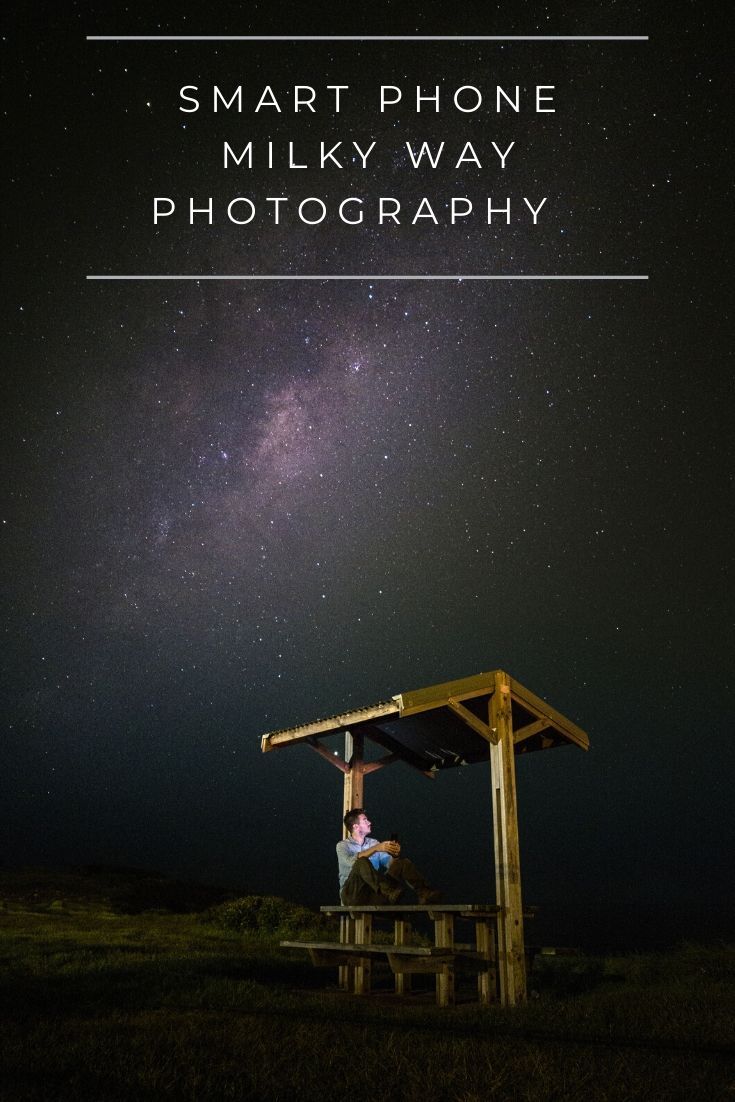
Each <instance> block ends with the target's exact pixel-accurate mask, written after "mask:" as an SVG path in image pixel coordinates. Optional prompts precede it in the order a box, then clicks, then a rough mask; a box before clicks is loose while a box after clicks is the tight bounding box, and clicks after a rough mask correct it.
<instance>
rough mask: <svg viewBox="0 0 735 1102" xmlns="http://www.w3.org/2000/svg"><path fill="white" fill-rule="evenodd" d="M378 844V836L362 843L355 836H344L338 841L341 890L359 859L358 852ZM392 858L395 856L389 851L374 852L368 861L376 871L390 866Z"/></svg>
mask: <svg viewBox="0 0 735 1102" xmlns="http://www.w3.org/2000/svg"><path fill="white" fill-rule="evenodd" d="M377 845H380V843H379V842H378V839H377V838H366V839H365V841H364V842H363V843H362V845H360V843H359V842H356V841H355V839H354V838H344V839H343V840H342V841H341V842H337V864H338V865H339V890H340V891H342V889H343V887H344V886H345V883H346V881H347V878H348V876H349V875H350V873H351V872H352V866H353V865H354V864H355V861H356V860H357V855H358V853H361V852H362V851H363V850H364V849H372V848H373V846H377ZM392 860H393V858H392V857H391V855H390V854H389V853H372V854H371V855H370V857H368V861H369V862H370V864H371V865H372V866H373V868H374V869H375V870H376V871H378V870H380V869H387V868H389V866H390V863H391V861H392Z"/></svg>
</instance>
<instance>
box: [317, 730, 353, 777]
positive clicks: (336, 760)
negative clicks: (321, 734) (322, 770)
mask: <svg viewBox="0 0 735 1102" xmlns="http://www.w3.org/2000/svg"><path fill="white" fill-rule="evenodd" d="M306 745H307V746H309V747H311V749H312V750H316V752H317V754H319V755H320V756H321V757H323V758H324V759H325V760H326V761H328V762H329V764H330V765H334V766H335V767H336V768H337V769H339V770H340V771H341V772H342V773H349V771H350V767H349V765H348V764H347V762H346V761H343V760H342V758H341V757H340V756H339V754H338V753H337V751H336V750H328V749H327V748H326V746H322V744H321V742H319V741H318V739H315V738H309V739H307V740H306Z"/></svg>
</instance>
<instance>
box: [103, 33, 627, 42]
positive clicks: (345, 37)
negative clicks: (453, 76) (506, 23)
mask: <svg viewBox="0 0 735 1102" xmlns="http://www.w3.org/2000/svg"><path fill="white" fill-rule="evenodd" d="M86 38H87V42H648V35H647V34H463V35H458V34H457V35H455V34H403V35H401V34H398V35H396V34H329V35H321V34H88V35H87V36H86Z"/></svg>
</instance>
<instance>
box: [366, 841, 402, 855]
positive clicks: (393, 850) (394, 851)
mask: <svg viewBox="0 0 735 1102" xmlns="http://www.w3.org/2000/svg"><path fill="white" fill-rule="evenodd" d="M400 852H401V847H400V844H399V843H398V842H378V843H377V844H376V845H374V846H371V847H370V849H361V850H360V852H359V853H356V854H355V857H372V855H373V854H374V853H387V854H389V855H390V856H391V857H397V856H398V854H399V853H400Z"/></svg>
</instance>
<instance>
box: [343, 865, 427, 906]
mask: <svg viewBox="0 0 735 1102" xmlns="http://www.w3.org/2000/svg"><path fill="white" fill-rule="evenodd" d="M404 884H408V885H409V887H411V888H413V889H414V891H416V892H423V891H427V890H428V889H429V888H430V885H429V883H428V881H427V880H425V879H424V877H423V876H422V874H421V873H420V872H419V870H418V869H417V868H416V866H415V865H414V863H413V861H409V859H408V858H407V857H397V858H396V859H395V860H394V861H391V863H390V868H389V869H388V870H387V871H386V872H384V871H383V870H382V869H380V870H378V869H374V868H373V866H372V865H371V864H370V859H369V858H368V857H358V858H357V860H356V861H355V863H354V865H353V866H352V872H351V873H350V875H349V876H348V878H347V880H346V881H345V884H344V887H343V888H342V891H341V892H340V898H341V900H342V902H343V903H344V905H345V906H346V907H348V906H350V905H351V904H354V906H356V907H357V906H362V907H372V906H380V905H381V904H382V903H387V902H388V900H387V899H386V896H387V894H388V893H389V892H392V891H395V890H396V888H400V887H402V886H403V885H404Z"/></svg>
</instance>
